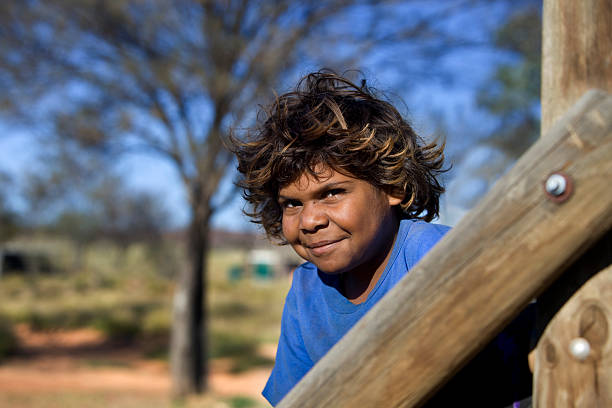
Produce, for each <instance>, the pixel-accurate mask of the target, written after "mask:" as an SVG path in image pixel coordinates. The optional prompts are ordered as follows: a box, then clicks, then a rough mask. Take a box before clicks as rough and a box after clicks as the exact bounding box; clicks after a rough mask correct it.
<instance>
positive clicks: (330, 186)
mask: <svg viewBox="0 0 612 408" xmlns="http://www.w3.org/2000/svg"><path fill="white" fill-rule="evenodd" d="M346 184H351V180H342V181H333V182H331V183H326V184H322V185H321V186H320V187H319V188H317V189H316V190H314V191H312V192H311V194H312V195H314V196H317V195H320V194H321V193H323V192H325V191H328V190H333V189H334V188H338V187H342V186H344V185H346ZM292 198H293V197H289V196H285V195H282V194H280V193H279V195H278V199H279V200H281V199H284V200H290V199H292Z"/></svg>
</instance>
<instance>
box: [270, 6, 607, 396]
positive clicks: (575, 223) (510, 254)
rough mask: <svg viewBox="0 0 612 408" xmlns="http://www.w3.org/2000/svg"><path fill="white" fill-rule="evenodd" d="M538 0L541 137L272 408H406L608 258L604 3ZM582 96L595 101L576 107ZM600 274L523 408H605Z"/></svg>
mask: <svg viewBox="0 0 612 408" xmlns="http://www.w3.org/2000/svg"><path fill="white" fill-rule="evenodd" d="M544 3H545V4H544V36H545V39H544V51H543V55H544V57H543V65H544V68H543V72H544V81H543V82H544V85H543V92H542V95H543V129H548V130H547V131H546V132H545V136H544V137H542V138H541V139H540V140H539V141H538V142H537V143H536V144H535V145H534V146H532V148H531V149H530V150H529V151H528V152H527V153H526V154H525V155H524V156H523V157H522V158H521V159H520V160H519V161H518V162H517V164H516V165H515V167H514V168H513V169H512V170H511V171H510V172H509V173H508V174H507V175H505V176H504V177H503V178H502V179H500V180H499V182H498V183H497V184H496V185H495V186H494V187H493V189H492V190H491V191H490V192H489V193H488V194H487V195H486V196H485V198H484V199H483V200H482V201H481V202H480V203H479V205H478V206H477V207H476V208H474V209H473V210H472V211H471V212H470V213H469V214H468V215H467V216H466V217H464V219H463V220H462V221H461V222H460V223H459V224H458V225H457V226H456V227H455V228H454V229H453V230H452V231H451V232H449V233H448V234H447V235H446V236H445V237H444V238H443V239H442V240H441V241H440V242H439V243H438V245H436V247H435V248H434V249H432V251H430V252H429V254H427V255H426V256H425V257H424V258H423V259H422V260H421V262H419V264H418V265H417V266H416V267H415V268H414V269H413V270H412V271H411V273H410V274H409V275H408V276H407V277H406V278H404V279H403V280H402V281H400V282H399V283H398V285H397V286H396V287H395V288H394V289H393V290H391V291H390V292H389V293H388V294H387V295H386V296H385V298H383V299H382V300H381V301H380V302H379V303H378V304H377V305H376V306H375V307H374V308H373V309H372V310H371V311H370V312H369V313H368V314H367V315H366V316H365V317H364V318H363V319H362V320H361V321H359V322H358V323H357V324H356V325H355V327H353V328H352V329H351V330H350V331H349V332H348V333H347V335H346V336H345V337H344V338H343V339H342V340H341V341H340V342H338V343H337V344H336V345H335V346H334V347H333V348H332V349H331V350H330V351H329V353H328V354H327V355H326V356H325V357H324V358H323V359H322V360H321V361H319V362H318V363H317V364H316V365H315V367H314V368H313V369H312V370H311V371H310V372H309V373H308V374H307V375H306V376H305V377H304V378H303V379H302V381H301V382H300V383H299V384H298V385H297V386H296V387H295V388H294V389H293V390H292V391H291V392H290V393H289V394H288V395H287V396H286V397H285V399H283V401H282V402H281V404H280V407H313V408H314V407H353V406H358V407H377V408H378V407H412V406H418V405H419V404H422V403H423V402H424V401H425V400H426V399H427V398H428V397H430V396H431V395H432V394H433V393H434V392H435V390H436V389H438V388H439V387H440V386H441V384H443V383H444V382H445V381H447V380H448V379H449V378H450V377H452V375H453V374H454V373H455V372H457V371H458V370H459V369H460V368H461V367H462V366H463V365H464V364H465V363H466V362H467V361H469V360H470V358H471V357H472V356H474V355H475V354H476V353H477V352H478V351H479V350H480V349H481V348H482V347H483V346H484V345H485V344H487V343H488V341H489V340H490V339H492V338H493V336H495V334H496V333H498V332H499V331H500V330H501V329H502V328H503V327H504V326H505V325H506V324H507V323H508V322H509V321H510V320H511V319H512V318H513V317H514V316H516V315H517V314H518V313H519V311H520V310H521V309H522V308H523V307H524V306H525V305H526V304H527V303H528V302H529V301H531V300H532V299H533V298H534V297H536V296H538V295H540V294H541V293H542V291H543V290H545V289H546V288H547V287H549V286H550V285H551V283H553V282H555V281H557V280H558V278H559V277H560V276H561V275H562V274H563V272H564V271H565V270H567V269H568V267H570V265H572V264H574V265H573V266H571V268H570V271H571V270H575V269H576V268H578V269H580V270H582V271H587V272H586V273H585V274H584V275H585V276H590V275H593V274H595V272H597V271H596V270H594V269H596V268H597V267H598V264H599V263H601V259H604V260H605V257H606V256H609V254H610V246H609V245H608V244H607V243H608V242H609V241H607V240H606V239H605V237H606V236H607V235H606V234H608V235H609V231H610V230H611V229H612V188H611V187H610V186H611V182H610V180H611V179H612V160H611V158H612V95H610V94H609V93H608V92H610V91H612V89H611V88H612V87H611V86H610V75H612V54H611V50H612V35H610V32H612V26H611V25H612V18H611V13H612V4H611V3H610V2H609V1H607V0H583V1H575V0H545V2H544ZM551 19H557V20H556V21H552V20H551ZM577 22H578V23H577ZM559 24H560V25H564V26H563V27H560V26H559ZM577 27H580V28H579V29H578V28H577ZM602 33H603V34H602ZM602 35H603V36H604V37H602V38H600V36H602ZM592 36H595V38H593V37H592ZM551 37H555V39H556V41H561V42H562V43H563V46H560V45H559V44H558V43H556V42H555V41H551ZM602 42H603V45H602ZM551 44H553V45H551ZM570 44H573V45H570ZM566 45H567V46H566ZM551 47H552V48H551ZM555 47H556V48H555ZM593 47H595V48H593ZM602 47H603V48H602ZM555 53H557V54H555ZM547 58H548V59H547ZM591 59H597V62H593V63H591ZM555 65H557V66H558V65H562V67H557V68H554V66H555ZM551 70H556V71H555V72H554V73H548V72H551ZM559 70H561V71H559ZM589 76H590V77H592V79H589ZM567 81H575V83H576V87H577V89H574V87H573V86H571V84H569V83H567ZM593 85H596V86H599V87H603V88H604V89H605V91H589V92H588V93H587V94H586V95H584V96H583V97H582V98H581V99H580V100H579V101H578V102H576V95H578V94H582V92H583V91H584V90H586V89H588V88H591V87H592V86H593ZM606 91H607V92H606ZM569 106H571V108H569V109H568V107H569ZM553 122H554V124H553ZM552 175H555V177H557V178H556V179H554V180H553V179H552V178H551V176H552ZM559 177H560V178H562V179H563V180H564V182H566V183H567V184H566V186H565V189H563V188H562V189H561V190H558V189H557V191H555V189H556V188H557V187H559V184H558V183H557V185H556V186H555V183H549V182H550V181H555V180H558V178H559ZM545 186H546V187H545ZM585 253H586V255H585ZM593 259H596V260H597V261H600V262H593V261H592V260H593ZM611 274H612V272H610V268H608V269H606V270H605V271H604V272H603V273H600V274H597V275H596V276H595V278H593V279H592V280H591V281H590V282H588V284H587V285H585V286H584V287H583V289H581V290H579V291H578V292H577V293H576V295H575V296H574V297H573V298H572V299H571V300H570V302H568V303H567V305H566V306H567V307H564V308H563V309H562V310H561V312H560V313H559V314H558V315H557V316H556V317H555V318H554V319H553V320H552V322H551V323H550V325H549V326H548V327H547V328H546V330H545V331H544V335H543V336H542V338H541V341H540V343H539V345H538V348H537V352H536V364H535V366H536V372H535V382H534V385H535V392H534V404H535V405H534V406H536V407H559V408H563V407H569V406H572V407H574V406H581V407H591V406H601V407H603V406H612V403H611V401H612V399H610V392H611V391H610V388H612V374H611V373H612V365H611V359H612V356H611V354H610V352H611V351H610V349H611V348H612V346H611V344H612V335H611V333H610V327H611V326H612V324H611V322H612V300H611V298H610V293H611V286H612V285H611V284H610V282H612V280H611V278H610V275H611ZM565 276H566V277H565V278H564V281H562V282H561V283H560V284H556V286H557V288H556V289H555V290H553V291H552V294H550V292H549V296H548V299H549V300H545V303H548V304H550V308H549V309H548V310H549V313H551V314H552V313H554V312H555V311H556V310H555V309H556V308H558V307H557V305H558V303H559V301H560V299H561V298H562V297H561V295H560V293H561V292H563V291H565V292H568V291H569V292H573V291H575V290H576V289H577V288H578V287H579V286H580V283H582V282H580V281H578V283H577V282H574V281H572V279H567V276H568V275H565ZM570 278H571V275H570ZM568 281H569V282H570V283H569V284H568V283H567V282H568ZM553 286H554V285H553ZM545 297H546V296H545ZM565 298H567V296H566V297H564V298H563V300H565ZM550 299H552V301H550ZM564 316H569V317H564ZM575 340H579V341H578V342H576V341H575ZM582 340H584V341H582ZM585 342H586V344H587V345H588V347H590V353H586V354H585V350H586V348H585V347H586V346H585ZM570 345H571V348H570V349H568V348H569V347H570ZM572 352H573V354H572ZM602 390H603V391H602ZM559 395H561V396H562V397H558V396H559ZM593 395H594V397H593Z"/></svg>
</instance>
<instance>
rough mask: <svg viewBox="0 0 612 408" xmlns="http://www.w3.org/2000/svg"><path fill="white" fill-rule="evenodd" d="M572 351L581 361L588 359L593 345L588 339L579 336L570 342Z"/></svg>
mask: <svg viewBox="0 0 612 408" xmlns="http://www.w3.org/2000/svg"><path fill="white" fill-rule="evenodd" d="M569 349H570V353H571V354H572V356H574V357H575V358H576V359H578V360H580V361H584V360H586V358H587V357H588V356H589V354H590V353H591V345H590V344H589V342H588V341H587V339H585V338H582V337H577V338H575V339H573V340H572V341H571V342H570V345H569Z"/></svg>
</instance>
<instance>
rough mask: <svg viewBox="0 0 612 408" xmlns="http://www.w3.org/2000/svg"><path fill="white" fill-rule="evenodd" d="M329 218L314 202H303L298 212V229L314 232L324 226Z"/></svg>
mask: <svg viewBox="0 0 612 408" xmlns="http://www.w3.org/2000/svg"><path fill="white" fill-rule="evenodd" d="M328 223H329V219H328V217H327V214H325V211H323V209H322V208H320V205H318V204H317V203H316V202H314V203H313V202H310V203H305V204H304V207H303V208H302V212H301V214H300V229H301V230H302V231H303V232H310V233H312V232H316V231H318V230H320V229H321V228H325V227H326V226H327V225H328Z"/></svg>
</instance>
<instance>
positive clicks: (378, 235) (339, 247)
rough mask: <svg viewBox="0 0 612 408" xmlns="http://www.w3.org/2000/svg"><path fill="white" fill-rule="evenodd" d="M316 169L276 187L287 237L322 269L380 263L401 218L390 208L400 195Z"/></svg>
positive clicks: (350, 268)
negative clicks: (316, 172) (391, 194)
mask: <svg viewBox="0 0 612 408" xmlns="http://www.w3.org/2000/svg"><path fill="white" fill-rule="evenodd" d="M317 171H318V172H319V174H321V176H320V177H319V179H318V180H317V179H316V178H314V177H312V176H311V175H310V174H307V173H305V174H302V176H301V177H300V178H299V179H298V180H297V181H295V182H294V183H291V184H289V185H287V186H285V187H282V188H281V189H280V190H279V203H280V205H281V207H282V208H283V217H282V226H283V235H284V236H285V239H286V240H287V241H288V242H289V244H290V245H291V246H292V247H293V249H294V250H295V251H296V252H297V253H298V255H300V256H301V257H302V258H304V259H306V260H308V261H310V262H312V263H314V264H315V265H316V266H317V267H318V268H319V270H321V271H323V272H325V273H329V274H336V273H343V272H352V271H357V270H358V269H363V268H370V269H371V268H374V269H377V268H379V266H380V263H381V262H382V261H386V259H387V257H388V255H389V253H390V251H391V248H392V243H393V240H394V239H395V232H396V228H397V225H398V222H399V221H398V219H397V217H396V216H395V214H394V210H393V208H392V207H393V206H395V205H398V204H400V202H401V201H402V199H401V198H398V197H392V196H390V195H388V194H386V193H384V192H383V191H382V190H380V189H378V188H377V187H375V186H373V185H371V184H370V183H368V182H366V181H364V180H360V179H356V178H354V177H350V176H347V175H344V174H342V173H339V172H337V171H335V170H333V169H331V168H329V167H322V166H320V167H319V168H318V169H317ZM383 266H384V265H383ZM372 272H373V271H372Z"/></svg>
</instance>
